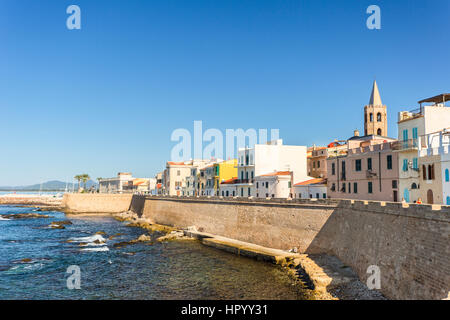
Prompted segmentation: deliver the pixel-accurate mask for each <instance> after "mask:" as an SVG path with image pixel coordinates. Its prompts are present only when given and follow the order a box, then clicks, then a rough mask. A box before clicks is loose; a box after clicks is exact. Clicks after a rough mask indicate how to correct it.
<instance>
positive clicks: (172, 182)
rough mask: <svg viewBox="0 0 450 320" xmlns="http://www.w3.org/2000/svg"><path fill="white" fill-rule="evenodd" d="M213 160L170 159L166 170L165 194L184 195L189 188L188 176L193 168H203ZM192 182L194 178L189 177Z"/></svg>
mask: <svg viewBox="0 0 450 320" xmlns="http://www.w3.org/2000/svg"><path fill="white" fill-rule="evenodd" d="M210 162H211V160H189V161H182V162H174V161H169V162H167V164H166V169H165V170H164V177H163V180H164V186H163V188H164V191H163V193H164V194H165V195H170V196H182V195H187V194H184V193H185V192H186V190H187V189H189V188H187V185H186V183H187V181H188V179H187V178H188V177H190V176H191V174H192V169H193V168H201V167H204V166H206V165H207V164H209V163H210ZM189 181H190V183H191V182H192V179H189Z"/></svg>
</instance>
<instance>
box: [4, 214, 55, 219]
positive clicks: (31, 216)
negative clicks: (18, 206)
mask: <svg viewBox="0 0 450 320" xmlns="http://www.w3.org/2000/svg"><path fill="white" fill-rule="evenodd" d="M0 216H2V217H3V218H6V219H34V218H49V216H47V215H45V214H38V213H16V214H2V215H0Z"/></svg>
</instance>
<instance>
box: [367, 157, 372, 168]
mask: <svg viewBox="0 0 450 320" xmlns="http://www.w3.org/2000/svg"><path fill="white" fill-rule="evenodd" d="M367 170H372V158H368V159H367Z"/></svg>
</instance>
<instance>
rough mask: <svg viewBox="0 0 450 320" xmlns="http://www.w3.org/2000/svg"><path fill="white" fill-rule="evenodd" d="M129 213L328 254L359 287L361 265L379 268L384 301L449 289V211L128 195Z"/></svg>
mask: <svg viewBox="0 0 450 320" xmlns="http://www.w3.org/2000/svg"><path fill="white" fill-rule="evenodd" d="M130 208H131V210H133V211H135V212H136V213H138V214H140V215H143V216H145V217H146V218H150V219H151V220H153V221H154V222H155V223H158V224H165V225H170V226H174V227H180V228H185V227H188V226H193V225H194V226H196V227H197V229H198V230H199V231H204V232H208V233H212V234H217V235H220V236H224V237H228V238H233V239H236V240H241V241H246V242H250V243H254V244H258V245H262V246H265V247H271V248H276V249H283V250H286V249H291V248H294V247H296V248H298V250H299V251H300V252H304V253H309V254H316V253H327V254H332V255H335V256H336V257H338V258H339V259H340V260H341V261H343V262H344V263H345V264H346V265H348V266H350V267H352V268H353V270H355V271H356V272H357V273H358V276H359V277H360V279H361V280H362V281H364V282H365V281H366V279H367V277H368V276H369V275H368V274H367V269H368V267H369V266H371V265H375V266H378V267H379V268H380V271H381V292H382V293H383V294H384V295H385V296H386V297H388V298H391V299H443V298H445V297H447V295H448V292H449V290H450V273H449V272H448V270H449V268H450V245H449V238H450V237H449V236H450V207H440V206H430V205H409V206H408V205H403V204H401V203H383V202H375V201H353V200H319V201H310V200H306V199H305V200H270V201H268V200H261V199H246V198H245V199H244V198H237V199H219V198H217V199H216V198H174V197H144V196H134V197H133V199H132V202H131V207H130Z"/></svg>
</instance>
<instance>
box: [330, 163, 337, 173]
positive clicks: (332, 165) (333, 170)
mask: <svg viewBox="0 0 450 320" xmlns="http://www.w3.org/2000/svg"><path fill="white" fill-rule="evenodd" d="M335 174H336V164H335V163H332V164H331V175H332V176H334V175H335Z"/></svg>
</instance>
